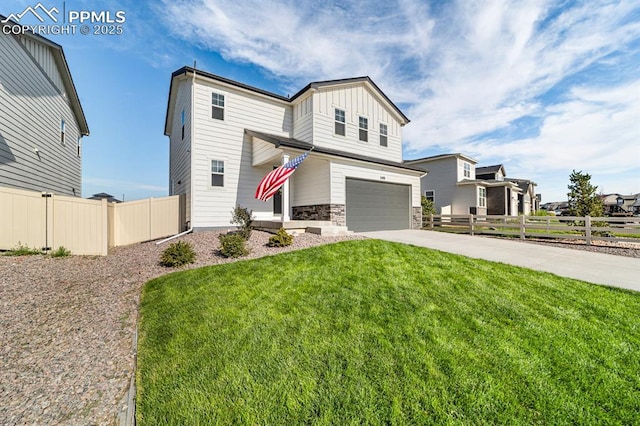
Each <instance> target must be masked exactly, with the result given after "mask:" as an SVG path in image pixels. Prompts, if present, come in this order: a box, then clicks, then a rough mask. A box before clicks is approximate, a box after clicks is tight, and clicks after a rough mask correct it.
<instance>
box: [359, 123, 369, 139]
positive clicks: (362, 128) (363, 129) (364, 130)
mask: <svg viewBox="0 0 640 426" xmlns="http://www.w3.org/2000/svg"><path fill="white" fill-rule="evenodd" d="M358 129H359V132H358V133H359V137H358V139H359V140H361V141H362V142H368V141H369V120H368V119H366V118H364V117H358Z"/></svg>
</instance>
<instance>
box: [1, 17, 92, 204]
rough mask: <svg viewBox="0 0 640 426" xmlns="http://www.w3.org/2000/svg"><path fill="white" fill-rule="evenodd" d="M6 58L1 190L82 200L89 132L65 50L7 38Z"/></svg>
mask: <svg viewBox="0 0 640 426" xmlns="http://www.w3.org/2000/svg"><path fill="white" fill-rule="evenodd" d="M4 19H5V18H4V17H2V16H0V21H2V20H4ZM6 25H13V23H12V22H11V21H9V22H8V23H5V24H2V23H0V27H4V26H6ZM0 58H1V60H0V186H7V187H11V188H18V189H26V190H33V191H47V192H53V193H56V194H62V195H72V196H78V197H80V196H81V195H82V159H81V156H82V148H81V147H82V137H83V136H87V135H88V134H89V128H88V126H87V121H86V119H85V116H84V113H83V111H82V106H81V105H80V100H79V98H78V94H77V93H76V89H75V86H74V84H73V80H72V78H71V73H70V72H69V66H68V65H67V61H66V59H65V57H64V53H63V51H62V47H61V46H60V45H58V44H56V43H53V42H52V41H49V40H47V39H46V38H44V37H41V36H39V35H36V34H32V33H28V32H27V33H25V34H24V35H7V34H5V33H4V32H3V33H2V34H0Z"/></svg>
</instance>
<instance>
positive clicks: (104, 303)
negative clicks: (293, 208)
mask: <svg viewBox="0 0 640 426" xmlns="http://www.w3.org/2000/svg"><path fill="white" fill-rule="evenodd" d="M218 235H219V232H202V233H196V234H189V235H186V236H183V237H180V238H179V239H176V240H175V241H178V240H182V241H189V242H191V243H192V244H193V246H194V249H195V251H196V253H197V261H196V263H195V264H193V265H190V266H189V268H196V267H201V266H205V265H213V264H219V263H227V262H231V261H233V260H232V259H225V258H223V257H220V256H218V255H217V254H216V252H217V250H218V248H219V242H218ZM269 236H270V234H267V233H265V232H259V231H254V232H253V235H252V237H251V240H250V241H249V244H248V246H249V248H250V250H251V254H250V255H249V256H247V257H244V258H243V259H247V258H249V259H251V258H256V257H261V256H265V255H271V254H277V253H282V252H285V251H291V250H298V249H302V248H307V247H312V246H316V245H321V244H327V243H332V242H337V241H341V240H345V239H354V238H361V237H358V236H355V235H352V236H346V237H321V236H318V235H313V234H301V235H299V236H297V237H296V238H295V239H294V243H293V245H292V246H290V247H285V248H270V247H267V246H266V243H267V241H268V238H269ZM167 245H168V243H165V244H163V245H161V246H157V245H156V244H155V243H153V242H151V243H142V244H134V245H130V246H126V247H118V248H116V249H114V250H112V251H111V252H110V253H109V255H108V256H70V257H66V258H51V257H49V256H40V255H36V256H24V257H7V256H0V365H2V368H1V369H0V424H3V425H13V424H61V423H62V424H83V425H85V424H115V423H116V418H117V415H118V413H119V411H120V410H122V408H123V407H120V406H119V405H120V401H121V400H122V398H123V396H124V395H125V393H126V391H127V389H128V386H129V379H130V377H131V375H132V372H133V369H134V361H135V357H134V350H133V347H132V341H133V336H134V332H135V322H136V318H137V313H138V301H139V297H140V290H141V288H142V285H143V284H144V283H145V282H146V281H148V280H149V279H151V278H154V277H157V276H160V275H163V274H166V273H168V272H171V271H173V270H172V269H167V268H164V267H162V266H160V265H159V263H158V262H159V259H160V254H161V252H162V251H163V250H164V249H165V248H166V247H167Z"/></svg>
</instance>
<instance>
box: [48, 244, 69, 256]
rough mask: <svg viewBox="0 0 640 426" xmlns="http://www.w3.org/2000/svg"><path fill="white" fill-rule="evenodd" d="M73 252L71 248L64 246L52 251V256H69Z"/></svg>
mask: <svg viewBox="0 0 640 426" xmlns="http://www.w3.org/2000/svg"><path fill="white" fill-rule="evenodd" d="M70 254H71V250H69V249H67V248H65V247H64V246H60V247H58V250H56V251H52V252H51V257H67V256H69V255H70Z"/></svg>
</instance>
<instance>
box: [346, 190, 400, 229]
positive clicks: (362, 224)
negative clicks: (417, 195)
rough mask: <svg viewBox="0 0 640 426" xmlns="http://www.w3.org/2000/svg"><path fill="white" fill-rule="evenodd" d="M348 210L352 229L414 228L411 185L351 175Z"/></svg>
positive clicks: (347, 201)
mask: <svg viewBox="0 0 640 426" xmlns="http://www.w3.org/2000/svg"><path fill="white" fill-rule="evenodd" d="M346 214H347V227H348V228H349V229H350V230H352V231H374V230H383V229H407V228H411V186H410V185H402V184H395V183H388V182H375V181H368V180H363V179H355V178H347V179H346Z"/></svg>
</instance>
